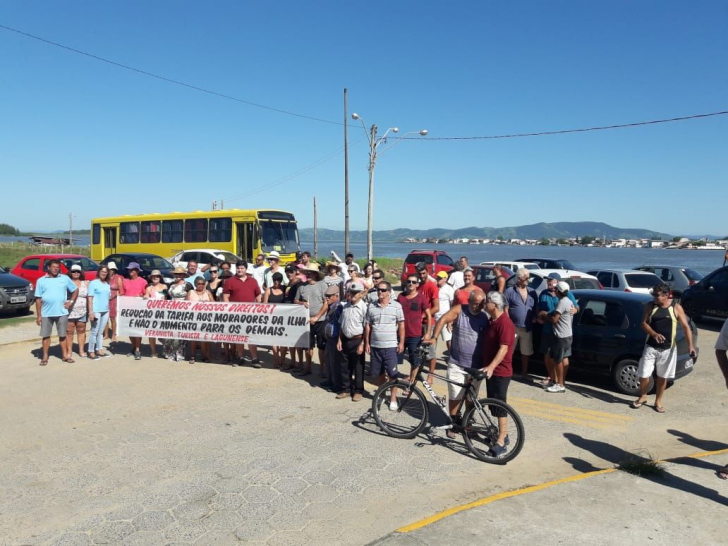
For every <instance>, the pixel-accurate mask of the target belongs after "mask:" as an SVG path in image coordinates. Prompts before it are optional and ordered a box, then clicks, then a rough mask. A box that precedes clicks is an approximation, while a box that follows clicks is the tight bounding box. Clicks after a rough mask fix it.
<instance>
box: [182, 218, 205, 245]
mask: <svg viewBox="0 0 728 546" xmlns="http://www.w3.org/2000/svg"><path fill="white" fill-rule="evenodd" d="M206 242H207V218H196V219H194V220H185V243H206Z"/></svg>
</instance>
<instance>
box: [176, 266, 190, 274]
mask: <svg viewBox="0 0 728 546" xmlns="http://www.w3.org/2000/svg"><path fill="white" fill-rule="evenodd" d="M188 274H189V273H187V270H186V269H185V268H184V267H180V266H179V265H178V266H177V267H175V268H174V271H172V275H188Z"/></svg>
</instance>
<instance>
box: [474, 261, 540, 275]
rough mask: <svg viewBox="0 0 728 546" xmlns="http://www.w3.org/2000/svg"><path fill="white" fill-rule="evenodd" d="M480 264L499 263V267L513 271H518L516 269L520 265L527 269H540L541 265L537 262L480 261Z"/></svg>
mask: <svg viewBox="0 0 728 546" xmlns="http://www.w3.org/2000/svg"><path fill="white" fill-rule="evenodd" d="M480 265H491V266H493V265H499V266H501V267H507V268H508V269H510V270H511V271H513V272H514V273H515V272H516V271H518V269H519V268H521V267H525V268H526V269H528V270H529V271H531V270H533V269H541V267H540V266H539V265H538V264H537V263H533V262H500V261H499V262H480Z"/></svg>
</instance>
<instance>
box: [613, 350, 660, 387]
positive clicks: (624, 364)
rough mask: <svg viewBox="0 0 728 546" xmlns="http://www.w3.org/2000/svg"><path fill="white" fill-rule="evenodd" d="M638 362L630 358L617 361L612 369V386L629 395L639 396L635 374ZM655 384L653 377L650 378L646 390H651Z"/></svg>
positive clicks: (637, 377)
mask: <svg viewBox="0 0 728 546" xmlns="http://www.w3.org/2000/svg"><path fill="white" fill-rule="evenodd" d="M638 366H639V362H637V361H636V360H633V359H631V358H628V359H625V360H622V361H620V362H618V363H617V365H616V366H614V368H613V369H612V380H613V381H614V386H615V387H617V390H618V391H619V392H621V393H622V394H629V395H630V396H639V394H640V379H639V376H638V375H637V367H638ZM654 386H655V379H654V378H652V377H651V378H650V384H649V386H648V387H647V392H652V389H653V388H654Z"/></svg>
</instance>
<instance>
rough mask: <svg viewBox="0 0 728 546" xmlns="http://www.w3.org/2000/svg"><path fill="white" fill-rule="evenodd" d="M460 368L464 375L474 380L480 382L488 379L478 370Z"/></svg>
mask: <svg viewBox="0 0 728 546" xmlns="http://www.w3.org/2000/svg"><path fill="white" fill-rule="evenodd" d="M461 367H462V369H463V370H464V371H465V373H467V374H468V375H470V376H472V377H473V378H474V379H477V380H478V381H482V380H483V379H485V378H487V377H488V376H487V375H486V374H485V372H484V371H482V370H479V369H478V368H467V367H465V366H461Z"/></svg>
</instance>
